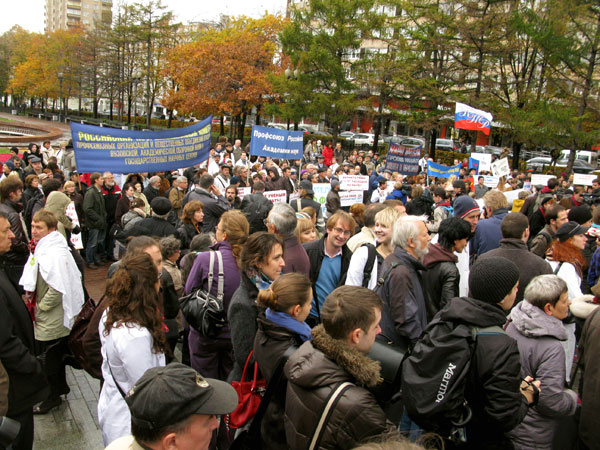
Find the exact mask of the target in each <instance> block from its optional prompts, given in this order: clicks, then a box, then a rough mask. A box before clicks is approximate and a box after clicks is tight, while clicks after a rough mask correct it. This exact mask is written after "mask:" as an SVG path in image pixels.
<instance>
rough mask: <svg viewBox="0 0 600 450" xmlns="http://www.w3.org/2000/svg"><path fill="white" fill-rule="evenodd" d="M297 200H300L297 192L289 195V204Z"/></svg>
mask: <svg viewBox="0 0 600 450" xmlns="http://www.w3.org/2000/svg"><path fill="white" fill-rule="evenodd" d="M299 198H300V193H299V192H292V193H291V194H290V203H292V202H293V201H294V200H298V199H299Z"/></svg>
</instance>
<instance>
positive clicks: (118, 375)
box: [98, 253, 169, 446]
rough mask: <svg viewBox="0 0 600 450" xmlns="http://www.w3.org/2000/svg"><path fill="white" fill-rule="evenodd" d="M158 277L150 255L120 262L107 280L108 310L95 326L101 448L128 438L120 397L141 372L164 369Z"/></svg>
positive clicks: (126, 417) (165, 346)
mask: <svg viewBox="0 0 600 450" xmlns="http://www.w3.org/2000/svg"><path fill="white" fill-rule="evenodd" d="M159 279H160V273H159V272H158V270H157V268H156V266H155V265H154V263H153V261H152V258H151V257H150V255H148V254H146V253H140V254H136V255H131V256H126V257H125V258H124V259H123V260H122V261H121V263H120V264H119V268H118V269H117V270H116V272H115V273H114V275H113V276H112V277H111V278H109V279H108V281H107V284H106V291H105V294H104V295H105V297H106V298H107V299H108V307H107V309H106V310H105V311H104V313H103V315H102V319H101V320H100V325H99V333H100V341H101V344H102V377H103V379H104V384H103V385H102V390H101V391H100V398H99V399H98V421H99V422H100V428H101V429H102V438H103V440H104V445H105V446H106V445H108V444H110V443H111V442H112V441H114V440H115V439H117V438H119V437H122V436H127V435H130V434H131V415H130V414H129V408H128V407H127V404H126V403H125V399H124V395H125V393H126V392H128V391H129V389H131V387H132V386H133V385H134V384H135V382H136V381H137V380H138V379H139V378H140V377H141V376H142V375H143V374H144V372H145V371H146V370H147V369H150V368H152V367H157V366H164V365H165V353H167V352H169V346H168V344H167V339H166V337H165V331H164V329H163V320H162V313H161V312H160V306H161V305H160V300H159V296H158V291H159V288H160V281H159Z"/></svg>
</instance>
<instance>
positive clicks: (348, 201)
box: [340, 191, 363, 206]
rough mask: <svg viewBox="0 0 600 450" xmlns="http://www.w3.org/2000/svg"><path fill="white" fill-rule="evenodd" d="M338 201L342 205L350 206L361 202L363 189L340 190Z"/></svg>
mask: <svg viewBox="0 0 600 450" xmlns="http://www.w3.org/2000/svg"><path fill="white" fill-rule="evenodd" d="M340 202H341V205H342V206H352V205H354V204H355V203H362V202H363V191H340Z"/></svg>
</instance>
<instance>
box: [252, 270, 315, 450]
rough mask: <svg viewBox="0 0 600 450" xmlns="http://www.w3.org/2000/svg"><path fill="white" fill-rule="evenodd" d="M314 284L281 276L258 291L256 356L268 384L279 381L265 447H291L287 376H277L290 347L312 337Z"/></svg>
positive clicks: (294, 276) (295, 276)
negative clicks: (309, 319)
mask: <svg viewBox="0 0 600 450" xmlns="http://www.w3.org/2000/svg"><path fill="white" fill-rule="evenodd" d="M311 301H312V285H311V282H310V280H309V279H308V278H306V277H305V276H304V275H302V274H300V273H287V274H284V275H281V276H280V277H279V278H277V279H276V280H275V281H274V282H273V284H271V286H270V287H269V288H268V289H263V290H260V291H258V296H257V298H256V303H257V304H258V306H260V307H261V308H264V309H265V310H264V312H261V313H259V315H258V319H257V326H258V329H257V331H256V337H255V338H254V359H255V360H256V362H258V367H259V368H260V372H261V373H262V374H263V376H264V377H265V380H266V381H267V383H271V382H278V385H277V387H276V393H275V395H274V396H273V399H272V401H271V403H269V407H268V408H267V411H266V414H265V416H264V418H263V421H262V423H261V443H262V448H265V449H280V448H285V447H287V445H286V438H285V429H284V426H283V422H284V421H283V415H284V411H285V391H286V384H287V383H286V382H285V377H281V378H280V379H274V378H273V375H274V374H275V371H276V369H277V365H278V364H279V360H280V359H281V357H282V356H283V354H284V353H285V352H286V350H287V349H288V348H289V347H292V346H294V347H299V346H300V345H302V343H303V342H305V341H308V340H310V339H311V334H310V327H309V326H308V325H307V324H306V322H305V320H306V318H307V317H308V314H309V313H310V308H311Z"/></svg>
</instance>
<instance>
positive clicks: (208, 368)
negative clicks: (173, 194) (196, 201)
mask: <svg viewBox="0 0 600 450" xmlns="http://www.w3.org/2000/svg"><path fill="white" fill-rule="evenodd" d="M186 207H187V205H186ZM249 228H250V226H249V225H248V220H247V219H246V216H245V215H244V213H242V212H241V211H237V210H234V211H227V212H225V213H224V214H223V215H222V216H221V219H220V220H219V223H218V224H217V229H216V238H217V243H216V244H215V245H213V246H212V247H211V248H210V251H208V252H203V253H200V254H198V256H196V259H195V260H194V265H193V266H192V270H191V271H190V274H189V276H188V278H187V281H186V283H185V293H186V294H189V293H190V292H192V291H194V290H195V289H198V288H200V287H201V288H202V289H205V290H206V289H208V275H209V271H210V254H211V252H219V253H220V254H221V258H222V259H223V267H222V269H223V274H224V280H223V281H224V285H223V295H224V296H223V308H224V310H225V311H227V309H228V308H229V303H230V302H231V300H232V297H233V294H234V293H235V292H236V290H237V289H238V287H239V286H240V271H239V268H238V267H239V261H240V254H241V253H242V247H243V246H244V244H245V242H246V239H248V232H249ZM220 269H221V267H220V265H219V259H218V256H217V255H216V254H215V255H214V271H213V279H212V286H211V293H212V294H213V295H214V296H215V297H216V296H217V292H218V281H219V270H220ZM188 345H189V349H190V362H191V365H192V367H193V368H194V369H195V370H197V371H198V372H200V373H201V374H202V375H204V376H205V377H208V378H217V379H220V380H226V379H227V376H228V375H229V372H231V369H232V367H233V358H232V355H231V351H232V346H231V332H230V330H229V324H226V325H225V326H224V327H223V329H222V330H221V332H220V334H219V335H218V336H217V337H216V338H209V337H205V336H201V335H200V333H198V331H197V330H196V329H194V328H193V327H190V332H189V337H188Z"/></svg>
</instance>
